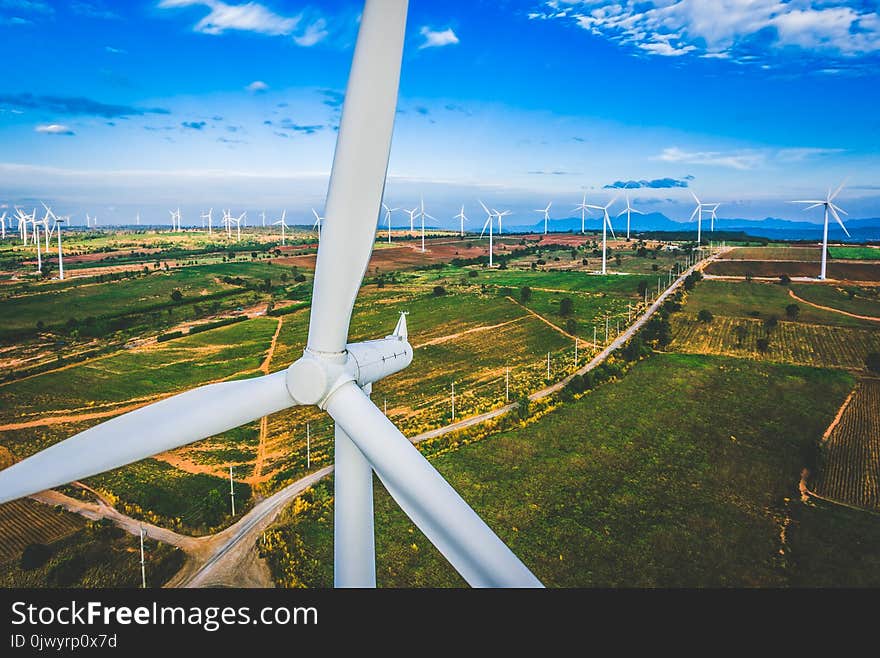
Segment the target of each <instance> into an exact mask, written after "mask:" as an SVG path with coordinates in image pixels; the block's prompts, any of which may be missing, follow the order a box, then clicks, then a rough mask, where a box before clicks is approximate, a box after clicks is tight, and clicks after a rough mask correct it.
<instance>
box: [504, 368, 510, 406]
mask: <svg viewBox="0 0 880 658" xmlns="http://www.w3.org/2000/svg"><path fill="white" fill-rule="evenodd" d="M504 401H505V402H510V368H507V370H506V371H505V372H504Z"/></svg>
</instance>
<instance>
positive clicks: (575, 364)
mask: <svg viewBox="0 0 880 658" xmlns="http://www.w3.org/2000/svg"><path fill="white" fill-rule="evenodd" d="M577 364H578V339H577V336H575V337H574V367H575V368H577Z"/></svg>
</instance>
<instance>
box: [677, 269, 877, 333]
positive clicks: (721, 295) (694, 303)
mask: <svg viewBox="0 0 880 658" xmlns="http://www.w3.org/2000/svg"><path fill="white" fill-rule="evenodd" d="M814 287H815V288H818V287H824V286H819V285H815V286H813V285H812V284H805V285H803V286H799V287H797V288H794V290H795V293H796V294H800V290H802V289H805V288H814ZM788 290H789V289H788V287H786V286H781V285H779V284H774V283H765V282H759V281H752V282H745V281H717V280H716V281H713V280H708V281H701V282H700V283H699V285H697V286H696V288H694V290H693V291H691V292H690V293H689V294H688V298H687V307H686V311H687V313H689V314H690V315H692V316H694V317H696V316H697V314H698V313H699V312H700V311H701V310H703V309H706V310H708V311H710V312H711V313H712V314H714V315H724V316H727V317H732V318H756V317H757V318H762V319H763V318H767V317H769V316H770V315H775V316H776V317H777V318H780V319H784V318H785V317H786V311H785V308H786V306H788V305H789V304H797V305H798V307H799V312H798V317H797V319H798V321H799V322H807V323H810V324H825V325H837V326H845V327H864V328H872V329H875V328H876V323H872V322H868V321H865V320H858V319H856V318H850V317H847V316H845V315H840V314H838V313H834V312H831V311H824V310H822V309H818V308H813V307H812V306H809V305H807V304H803V303H798V302H797V300H795V299H792V298H791V296H790V295H789V294H788ZM805 298H806V297H805Z"/></svg>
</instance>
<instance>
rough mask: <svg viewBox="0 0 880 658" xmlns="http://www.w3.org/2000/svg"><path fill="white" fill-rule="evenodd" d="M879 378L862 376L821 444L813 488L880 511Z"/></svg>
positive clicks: (848, 502) (825, 495)
mask: <svg viewBox="0 0 880 658" xmlns="http://www.w3.org/2000/svg"><path fill="white" fill-rule="evenodd" d="M878 410H880V381H876V380H862V381H860V382H859V383H858V385H857V386H856V388H855V390H854V391H853V395H852V398H850V400H849V404H847V406H846V408H845V409H844V411H843V414H842V415H841V417H840V420H839V422H838V423H837V425H835V426H834V428H833V429H832V430H831V433H830V435H829V436H828V438H827V440H826V441H825V443H824V444H823V445H822V460H821V464H820V470H819V475H818V477H817V478H816V480H815V482H814V483H813V490H814V491H815V492H816V493H817V494H819V495H820V496H823V497H825V498H830V499H832V500H837V501H841V502H843V503H847V504H849V505H855V506H856V507H863V508H865V509H869V510H872V511H875V512H880V415H878Z"/></svg>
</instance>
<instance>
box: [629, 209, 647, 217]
mask: <svg viewBox="0 0 880 658" xmlns="http://www.w3.org/2000/svg"><path fill="white" fill-rule="evenodd" d="M630 210H631V211H632V212H634V213H635V214H637V215H644V214H645V213H643V212H642V211H641V210H636V209H635V208H630Z"/></svg>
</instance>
